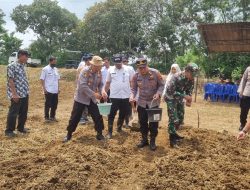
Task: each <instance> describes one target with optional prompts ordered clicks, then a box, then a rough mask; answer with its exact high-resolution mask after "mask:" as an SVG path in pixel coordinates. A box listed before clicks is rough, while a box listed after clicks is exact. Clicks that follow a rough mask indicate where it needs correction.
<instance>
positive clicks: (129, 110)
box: [125, 104, 132, 125]
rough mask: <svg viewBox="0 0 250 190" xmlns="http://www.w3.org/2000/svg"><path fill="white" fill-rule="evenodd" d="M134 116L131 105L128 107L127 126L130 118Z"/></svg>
mask: <svg viewBox="0 0 250 190" xmlns="http://www.w3.org/2000/svg"><path fill="white" fill-rule="evenodd" d="M131 116H132V106H131V104H129V107H128V113H127V115H126V116H125V124H126V125H128V123H129V118H130V117H131Z"/></svg>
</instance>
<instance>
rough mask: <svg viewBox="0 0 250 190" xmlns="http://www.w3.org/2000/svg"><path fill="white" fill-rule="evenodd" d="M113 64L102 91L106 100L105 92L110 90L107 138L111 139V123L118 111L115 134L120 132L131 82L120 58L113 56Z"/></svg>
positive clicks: (127, 70)
mask: <svg viewBox="0 0 250 190" xmlns="http://www.w3.org/2000/svg"><path fill="white" fill-rule="evenodd" d="M113 62H114V64H115V66H112V67H110V69H109V70H108V75H107V79H106V83H105V86H104V88H103V91H102V96H103V97H104V99H107V97H108V95H107V92H108V90H109V89H110V100H111V102H112V105H111V110H110V114H109V116H108V136H107V138H112V132H113V123H114V119H115V115H116V113H117V111H118V110H119V116H120V117H119V118H118V121H117V132H121V131H122V125H123V122H124V119H125V116H126V115H127V114H128V110H129V104H130V103H129V97H130V82H131V80H132V76H131V74H130V70H129V69H128V67H126V66H124V65H123V64H122V56H120V55H116V56H114V57H113Z"/></svg>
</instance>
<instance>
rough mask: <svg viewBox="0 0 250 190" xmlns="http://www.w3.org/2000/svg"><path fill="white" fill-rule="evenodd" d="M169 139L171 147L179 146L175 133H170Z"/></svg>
mask: <svg viewBox="0 0 250 190" xmlns="http://www.w3.org/2000/svg"><path fill="white" fill-rule="evenodd" d="M169 141H170V147H171V148H175V147H177V143H176V136H175V134H170V135H169Z"/></svg>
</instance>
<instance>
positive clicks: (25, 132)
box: [17, 128, 29, 134]
mask: <svg viewBox="0 0 250 190" xmlns="http://www.w3.org/2000/svg"><path fill="white" fill-rule="evenodd" d="M17 131H18V132H19V133H23V134H27V133H29V131H28V130H27V129H25V128H24V129H22V130H19V129H18V130H17Z"/></svg>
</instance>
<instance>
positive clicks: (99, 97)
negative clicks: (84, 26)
mask: <svg viewBox="0 0 250 190" xmlns="http://www.w3.org/2000/svg"><path fill="white" fill-rule="evenodd" d="M27 59H28V52H27V51H25V50H19V51H18V61H17V62H13V63H11V64H9V65H8V67H7V94H8V98H9V99H10V100H11V105H10V108H9V112H8V116H7V127H6V130H5V135H6V136H9V137H13V136H15V135H16V134H15V133H14V131H15V128H16V119H17V116H18V125H17V130H18V131H19V132H20V133H27V132H28V130H27V129H26V128H25V127H24V126H25V122H26V119H27V113H28V99H29V84H28V80H27V75H26V72H25V69H24V64H25V63H26V62H27ZM112 62H113V63H114V66H110V60H109V58H104V59H102V58H101V57H99V56H93V57H92V56H86V57H85V58H84V61H83V62H82V63H81V64H80V65H79V67H78V69H77V77H76V90H75V95H74V104H73V109H72V112H71V116H70V119H69V122H68V126H67V135H66V136H65V138H64V140H63V142H68V141H70V140H71V139H72V135H73V133H74V132H75V130H76V128H77V126H78V124H79V122H80V121H85V122H86V121H87V120H88V119H87V116H88V115H90V116H91V117H92V120H93V122H94V127H95V131H96V139H97V140H103V139H105V137H104V135H103V130H104V122H103V117H102V115H101V114H100V112H99V110H98V106H97V103H99V102H111V103H112V105H111V110H110V113H109V115H108V134H107V136H106V138H108V139H110V138H112V136H113V127H114V119H115V116H116V115H117V112H118V111H119V114H118V119H117V124H116V130H117V132H118V133H120V132H121V131H122V130H123V129H122V128H123V124H124V122H125V126H127V127H128V120H129V118H130V116H131V114H132V110H133V111H134V112H136V111H137V112H138V119H139V125H140V132H141V141H140V142H139V143H138V145H137V147H138V148H143V147H145V146H147V145H149V147H150V149H151V150H153V151H154V150H156V143H155V142H156V137H157V134H158V122H148V114H147V109H148V108H157V107H159V106H160V102H161V100H164V101H165V102H166V104H167V111H168V116H169V122H168V132H169V141H170V146H171V147H176V146H177V142H178V141H181V140H182V139H183V137H182V136H180V135H179V134H178V133H177V132H176V131H177V130H178V129H179V127H180V126H181V125H182V124H183V120H184V104H186V106H191V103H192V91H193V87H194V77H195V76H196V75H197V72H198V66H197V65H196V64H194V63H191V64H188V65H187V66H186V67H185V69H184V71H181V69H180V68H179V66H178V65H177V64H173V65H172V66H171V70H170V73H169V75H168V77H167V79H166V81H165V80H164V79H163V77H162V75H161V74H160V72H159V71H158V70H156V69H153V68H150V67H149V65H148V61H147V59H145V58H138V59H137V60H136V62H135V65H136V71H134V69H133V67H131V66H129V65H128V64H127V63H128V60H127V59H126V58H125V57H123V56H122V55H119V54H117V55H114V56H113V57H112ZM55 66H56V58H55V57H50V58H49V64H48V65H47V66H46V67H44V68H43V69H42V73H41V76H40V80H41V85H42V88H43V92H44V96H45V108H44V117H45V121H46V122H57V121H58V120H57V119H56V117H55V116H56V109H57V104H58V94H59V80H60V75H59V72H58V70H57V68H56V67H55ZM248 130H250V127H249V128H247V127H245V129H244V130H243V132H241V133H240V134H239V135H240V137H241V138H243V137H244V134H245V133H246V132H247V131H248ZM243 133H244V134H243Z"/></svg>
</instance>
